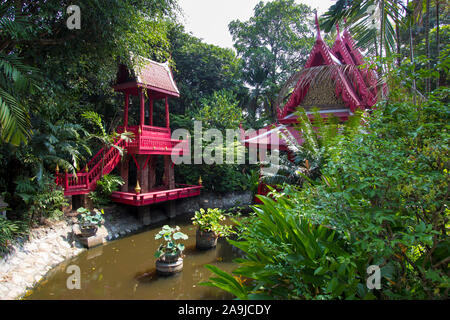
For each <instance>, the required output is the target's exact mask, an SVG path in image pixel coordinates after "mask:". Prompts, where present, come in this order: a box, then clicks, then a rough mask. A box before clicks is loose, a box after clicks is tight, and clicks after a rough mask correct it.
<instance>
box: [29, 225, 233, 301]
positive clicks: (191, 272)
mask: <svg viewBox="0 0 450 320" xmlns="http://www.w3.org/2000/svg"><path fill="white" fill-rule="evenodd" d="M164 224H168V225H170V226H176V225H178V226H180V227H181V229H182V232H184V233H186V234H187V235H188V236H189V239H188V240H186V241H185V242H184V243H185V245H186V250H185V252H184V254H185V256H186V257H185V258H184V266H183V271H182V272H180V273H178V274H176V275H173V276H169V277H163V276H158V275H157V274H156V270H155V261H156V258H154V256H153V254H154V252H155V251H156V249H157V247H158V246H159V244H160V242H159V240H155V234H156V233H158V232H159V230H160V228H161V226H162V225H164ZM195 232H196V227H195V226H193V225H192V224H191V221H190V216H184V217H178V218H177V219H174V220H170V221H165V222H162V223H160V224H158V225H156V226H153V227H151V228H149V229H146V230H144V231H141V232H140V233H138V234H134V235H131V236H128V237H126V238H122V239H118V240H115V241H112V242H109V243H107V244H105V245H103V246H100V247H96V248H93V249H89V250H87V251H85V252H83V253H81V254H80V255H78V256H77V257H75V258H73V259H70V260H66V261H64V262H63V263H61V264H60V265H58V266H57V267H55V268H54V269H53V270H51V271H50V272H49V273H48V274H47V275H46V277H45V278H44V279H43V280H42V281H41V282H40V283H39V284H38V285H37V286H36V287H35V288H34V289H33V290H32V291H31V293H29V294H28V295H27V296H26V297H25V298H24V299H33V300H39V299H64V300H70V299H83V300H84V299H86V300H95V299H158V300H173V299H188V300H191V299H195V300H197V299H205V300H207V299H217V300H220V299H231V298H232V296H231V295H229V294H227V293H226V292H224V291H222V290H220V289H217V288H212V287H205V286H199V285H198V283H199V282H202V281H206V280H208V279H209V277H210V276H211V272H210V271H209V270H208V269H206V268H205V267H204V265H205V264H212V265H216V266H218V267H220V268H221V269H223V270H226V271H232V270H233V269H235V268H236V264H234V263H233V262H232V260H233V259H234V258H237V257H238V250H237V249H236V248H234V247H233V246H231V245H230V244H228V242H227V241H226V240H225V239H219V241H218V244H217V247H216V248H214V249H210V250H206V251H200V250H197V249H196V248H195ZM71 265H76V266H78V267H79V268H80V272H81V281H80V283H81V289H72V290H69V289H68V288H67V284H66V283H67V279H68V278H69V277H70V276H71V273H66V271H67V268H68V267H69V266H71Z"/></svg>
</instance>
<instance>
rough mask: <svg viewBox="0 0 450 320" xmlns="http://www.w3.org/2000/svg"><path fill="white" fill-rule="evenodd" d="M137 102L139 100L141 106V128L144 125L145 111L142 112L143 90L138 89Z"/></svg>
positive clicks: (143, 103)
mask: <svg viewBox="0 0 450 320" xmlns="http://www.w3.org/2000/svg"><path fill="white" fill-rule="evenodd" d="M139 100H140V105H141V120H140V125H141V127H143V126H144V124H145V110H144V106H145V96H144V89H142V88H140V89H139Z"/></svg>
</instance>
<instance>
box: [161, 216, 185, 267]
mask: <svg viewBox="0 0 450 320" xmlns="http://www.w3.org/2000/svg"><path fill="white" fill-rule="evenodd" d="M158 239H163V240H164V242H163V243H162V244H161V245H160V246H159V248H158V250H156V252H155V257H156V258H157V260H156V271H157V272H158V273H159V274H162V275H171V274H174V273H177V272H180V271H181V270H182V269H183V251H184V244H182V243H178V242H177V240H187V239H188V236H187V235H186V234H184V233H182V232H180V227H179V226H176V227H175V228H171V227H169V226H168V225H165V226H163V227H162V229H161V231H160V232H158V233H157V234H156V236H155V240H158Z"/></svg>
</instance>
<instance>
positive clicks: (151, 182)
mask: <svg viewBox="0 0 450 320" xmlns="http://www.w3.org/2000/svg"><path fill="white" fill-rule="evenodd" d="M147 166H148V189H149V190H152V189H153V188H155V186H156V173H155V169H156V156H154V155H151V156H150V159H149V161H148V164H147Z"/></svg>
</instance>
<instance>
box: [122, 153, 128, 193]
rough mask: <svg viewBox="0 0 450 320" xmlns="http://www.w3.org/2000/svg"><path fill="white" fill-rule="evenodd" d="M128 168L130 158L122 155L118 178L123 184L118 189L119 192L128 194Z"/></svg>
mask: <svg viewBox="0 0 450 320" xmlns="http://www.w3.org/2000/svg"><path fill="white" fill-rule="evenodd" d="M129 168H130V158H129V156H128V155H124V156H123V158H122V160H121V161H120V176H121V177H122V180H123V182H124V184H123V185H122V186H121V187H120V191H122V192H128V172H129Z"/></svg>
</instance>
